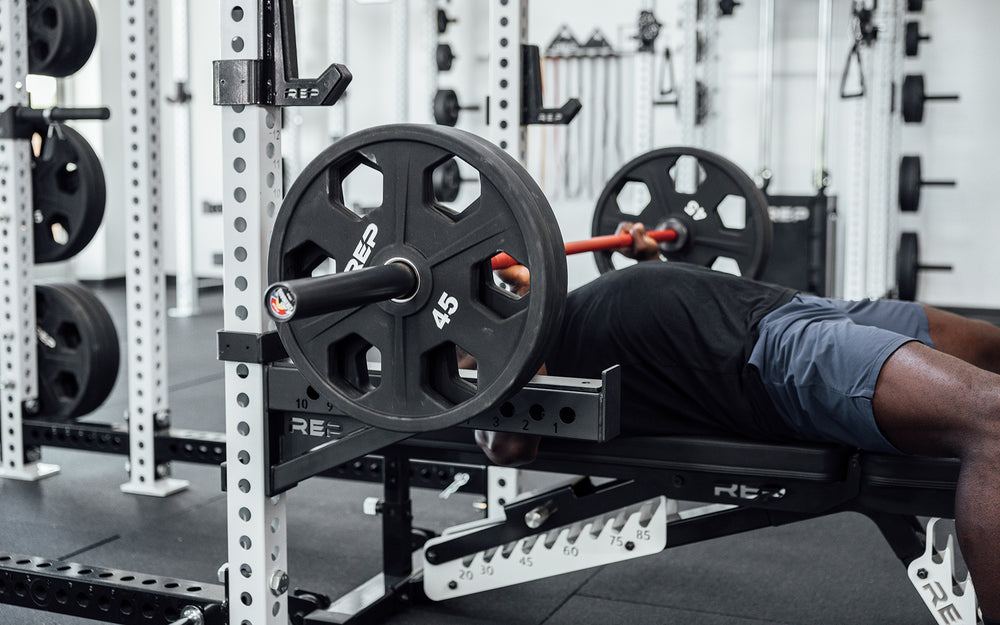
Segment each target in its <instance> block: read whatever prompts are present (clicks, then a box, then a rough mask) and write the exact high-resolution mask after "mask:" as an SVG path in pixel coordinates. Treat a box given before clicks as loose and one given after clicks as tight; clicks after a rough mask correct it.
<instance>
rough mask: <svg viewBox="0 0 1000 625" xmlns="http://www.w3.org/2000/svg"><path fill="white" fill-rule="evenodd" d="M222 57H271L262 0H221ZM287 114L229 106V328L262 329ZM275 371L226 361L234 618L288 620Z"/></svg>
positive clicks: (259, 624)
mask: <svg viewBox="0 0 1000 625" xmlns="http://www.w3.org/2000/svg"><path fill="white" fill-rule="evenodd" d="M220 5H221V10H222V15H221V17H222V42H223V44H222V59H223V60H228V59H245V60H254V59H259V58H261V54H262V50H263V46H264V42H263V41H262V36H261V24H262V17H261V15H260V14H259V12H260V9H259V3H258V2H257V1H256V0H250V1H246V0H221V2H220ZM280 129H281V111H280V109H278V108H277V107H274V106H254V105H246V106H243V105H237V106H225V107H223V108H222V155H223V176H222V183H223V201H222V214H223V224H224V228H225V234H224V244H225V247H224V250H225V251H224V260H223V275H224V280H225V283H224V294H223V307H224V311H223V326H224V329H225V331H227V332H242V333H250V334H262V333H264V332H266V331H267V330H268V320H267V318H266V316H265V314H264V309H263V305H262V302H263V301H264V289H265V287H266V284H267V283H266V280H267V277H266V273H265V264H266V258H267V244H268V240H269V239H270V236H271V229H272V228H273V226H274V215H275V213H276V212H277V207H278V205H279V204H280V202H281V188H282V183H281V132H280ZM264 370H265V367H264V365H262V364H252V363H236V362H226V363H225V406H226V443H227V444H226V466H227V471H226V489H227V496H226V515H227V519H228V539H227V547H228V562H229V585H228V598H229V619H230V622H231V623H251V624H252V625H265V624H267V625H283V624H286V623H288V603H287V594H286V592H285V589H286V588H287V580H288V576H287V573H286V571H287V570H288V566H287V549H286V544H287V541H286V524H285V496H284V495H277V496H275V497H268V496H267V495H266V494H265V491H266V485H267V472H268V463H267V461H266V456H265V448H266V444H267V441H266V440H265V437H264V427H263V425H264V421H265V419H266V418H267V405H266V393H265V382H266V380H265V371H264Z"/></svg>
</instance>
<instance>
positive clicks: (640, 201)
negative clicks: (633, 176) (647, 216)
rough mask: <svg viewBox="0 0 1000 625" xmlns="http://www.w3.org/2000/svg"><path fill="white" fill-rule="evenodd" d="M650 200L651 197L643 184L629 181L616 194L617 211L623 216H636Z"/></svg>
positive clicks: (647, 188)
mask: <svg viewBox="0 0 1000 625" xmlns="http://www.w3.org/2000/svg"><path fill="white" fill-rule="evenodd" d="M652 200H653V196H652V195H650V193H649V187H647V186H646V183H645V182H639V181H637V180H629V181H628V182H626V183H625V186H623V187H622V190H621V191H619V192H618V198H617V201H618V210H620V211H621V213H622V214H623V215H632V216H636V215H639V214H640V213H642V211H643V210H645V208H646V207H647V206H649V203H650V202H651V201H652Z"/></svg>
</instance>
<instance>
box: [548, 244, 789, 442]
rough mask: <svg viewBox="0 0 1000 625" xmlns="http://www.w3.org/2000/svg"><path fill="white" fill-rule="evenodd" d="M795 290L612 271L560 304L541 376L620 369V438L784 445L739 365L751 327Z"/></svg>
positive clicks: (648, 270)
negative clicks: (735, 439) (719, 438)
mask: <svg viewBox="0 0 1000 625" xmlns="http://www.w3.org/2000/svg"><path fill="white" fill-rule="evenodd" d="M794 294H795V291H792V290H790V289H786V288H784V287H779V286H773V285H769V284H763V283H759V282H753V281H751V280H745V279H742V278H737V277H735V276H731V275H728V274H724V273H720V272H717V271H712V270H710V269H706V268H703V267H697V266H693V265H688V264H684V263H677V262H644V263H639V264H637V265H635V266H633V267H628V268H626V269H622V270H618V271H613V272H609V273H606V274H604V275H602V276H601V277H599V278H597V279H595V280H594V281H592V282H590V283H589V284H586V285H584V286H582V287H580V288H578V289H576V290H575V291H573V292H572V293H570V294H569V295H568V296H567V298H566V316H565V319H564V321H563V326H562V330H561V332H560V334H559V337H558V339H557V340H556V342H555V346H554V348H553V350H552V351H551V352H550V356H549V358H548V359H547V360H546V368H547V370H548V373H549V375H558V376H570V377H587V378H596V377H600V375H601V372H602V371H603V370H604V369H606V368H608V367H610V366H612V365H616V364H618V365H621V367H622V371H621V373H622V413H621V414H622V432H623V433H624V434H643V435H657V434H703V433H725V432H730V433H738V434H741V435H743V436H748V437H752V438H768V439H786V438H790V434H789V432H788V431H787V429H786V428H785V427H784V426H783V424H782V423H780V422H779V420H778V419H776V418H775V415H774V409H773V407H772V406H771V402H770V400H769V399H768V397H767V395H766V391H765V390H764V388H763V385H762V384H761V382H760V378H759V377H758V375H757V373H756V371H754V369H753V367H751V366H750V365H748V364H747V360H748V358H749V357H750V352H751V350H752V349H753V345H754V343H755V342H756V340H757V323H758V322H759V321H760V320H761V318H763V317H764V316H765V315H766V314H767V313H769V312H771V311H772V310H774V309H776V308H778V307H779V306H782V305H784V304H786V303H787V302H788V301H789V300H791V298H792V297H793V296H794Z"/></svg>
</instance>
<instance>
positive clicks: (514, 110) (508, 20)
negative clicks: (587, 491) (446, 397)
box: [486, 0, 528, 517]
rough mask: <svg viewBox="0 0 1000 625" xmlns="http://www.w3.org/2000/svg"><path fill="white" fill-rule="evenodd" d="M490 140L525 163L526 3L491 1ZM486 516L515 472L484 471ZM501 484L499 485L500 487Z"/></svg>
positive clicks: (510, 487)
mask: <svg viewBox="0 0 1000 625" xmlns="http://www.w3.org/2000/svg"><path fill="white" fill-rule="evenodd" d="M489 33H490V56H489V63H490V69H489V81H490V84H489V88H488V89H487V93H488V94H489V108H490V110H489V120H490V136H489V138H490V140H491V141H493V142H494V143H496V144H497V145H498V146H500V149H502V150H505V151H506V152H507V153H508V154H510V155H511V156H513V157H514V158H516V159H517V160H518V161H519V162H520V163H521V165H526V164H527V162H528V147H527V127H525V126H522V125H521V103H522V99H521V87H522V85H521V79H522V77H523V75H524V73H523V71H522V68H521V44H523V43H527V39H528V0H490V28H489ZM487 476H488V480H487V484H486V500H487V509H486V510H487V514H488V515H489V516H490V517H494V516H496V515H498V514H502V510H503V506H502V505H501V503H500V502H501V501H503V502H505V503H506V502H509V501H511V500H512V499H513V498H514V497H515V496H516V495H517V494H518V492H520V487H519V476H520V471H518V470H517V469H510V468H503V467H490V468H489V469H488V470H487ZM501 484H502V485H501Z"/></svg>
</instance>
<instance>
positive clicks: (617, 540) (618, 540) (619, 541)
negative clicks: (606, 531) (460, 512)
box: [458, 528, 652, 580]
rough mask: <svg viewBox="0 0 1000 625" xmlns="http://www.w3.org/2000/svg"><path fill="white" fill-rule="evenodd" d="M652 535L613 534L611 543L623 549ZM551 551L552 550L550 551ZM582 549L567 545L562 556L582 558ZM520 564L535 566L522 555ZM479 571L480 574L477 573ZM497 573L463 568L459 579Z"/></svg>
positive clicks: (483, 567) (489, 569) (643, 532)
mask: <svg viewBox="0 0 1000 625" xmlns="http://www.w3.org/2000/svg"><path fill="white" fill-rule="evenodd" d="M651 539H652V535H651V533H650V531H649V530H648V529H642V528H640V529H637V530H636V531H635V536H634V537H632V538H629V537H627V536H622V535H621V534H617V533H616V534H611V536H610V537H609V541H610V544H611V546H612V547H623V548H625V547H626V545H628V544H629V543H630V542H631V541H632V540H639V541H646V540H651ZM550 551H551V550H550ZM580 553H581V552H580V548H579V547H577V546H576V545H565V546H564V547H563V548H562V554H561V555H563V556H564V557H567V558H578V557H580ZM515 562H517V563H518V564H520V565H521V566H524V567H532V566H534V565H535V562H534V560H533V559H532V557H531V556H529V555H522V556H520V557H518V558H517V560H515ZM477 571H478V572H477ZM494 573H495V569H494V567H493V565H491V564H486V563H483V564H480V565H479V566H478V567H477V568H475V569H474V567H462V568H461V569H460V570H459V573H458V578H459V579H464V580H470V579H474V578H475V577H476V575H479V576H484V577H489V576H491V575H493V574H494Z"/></svg>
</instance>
